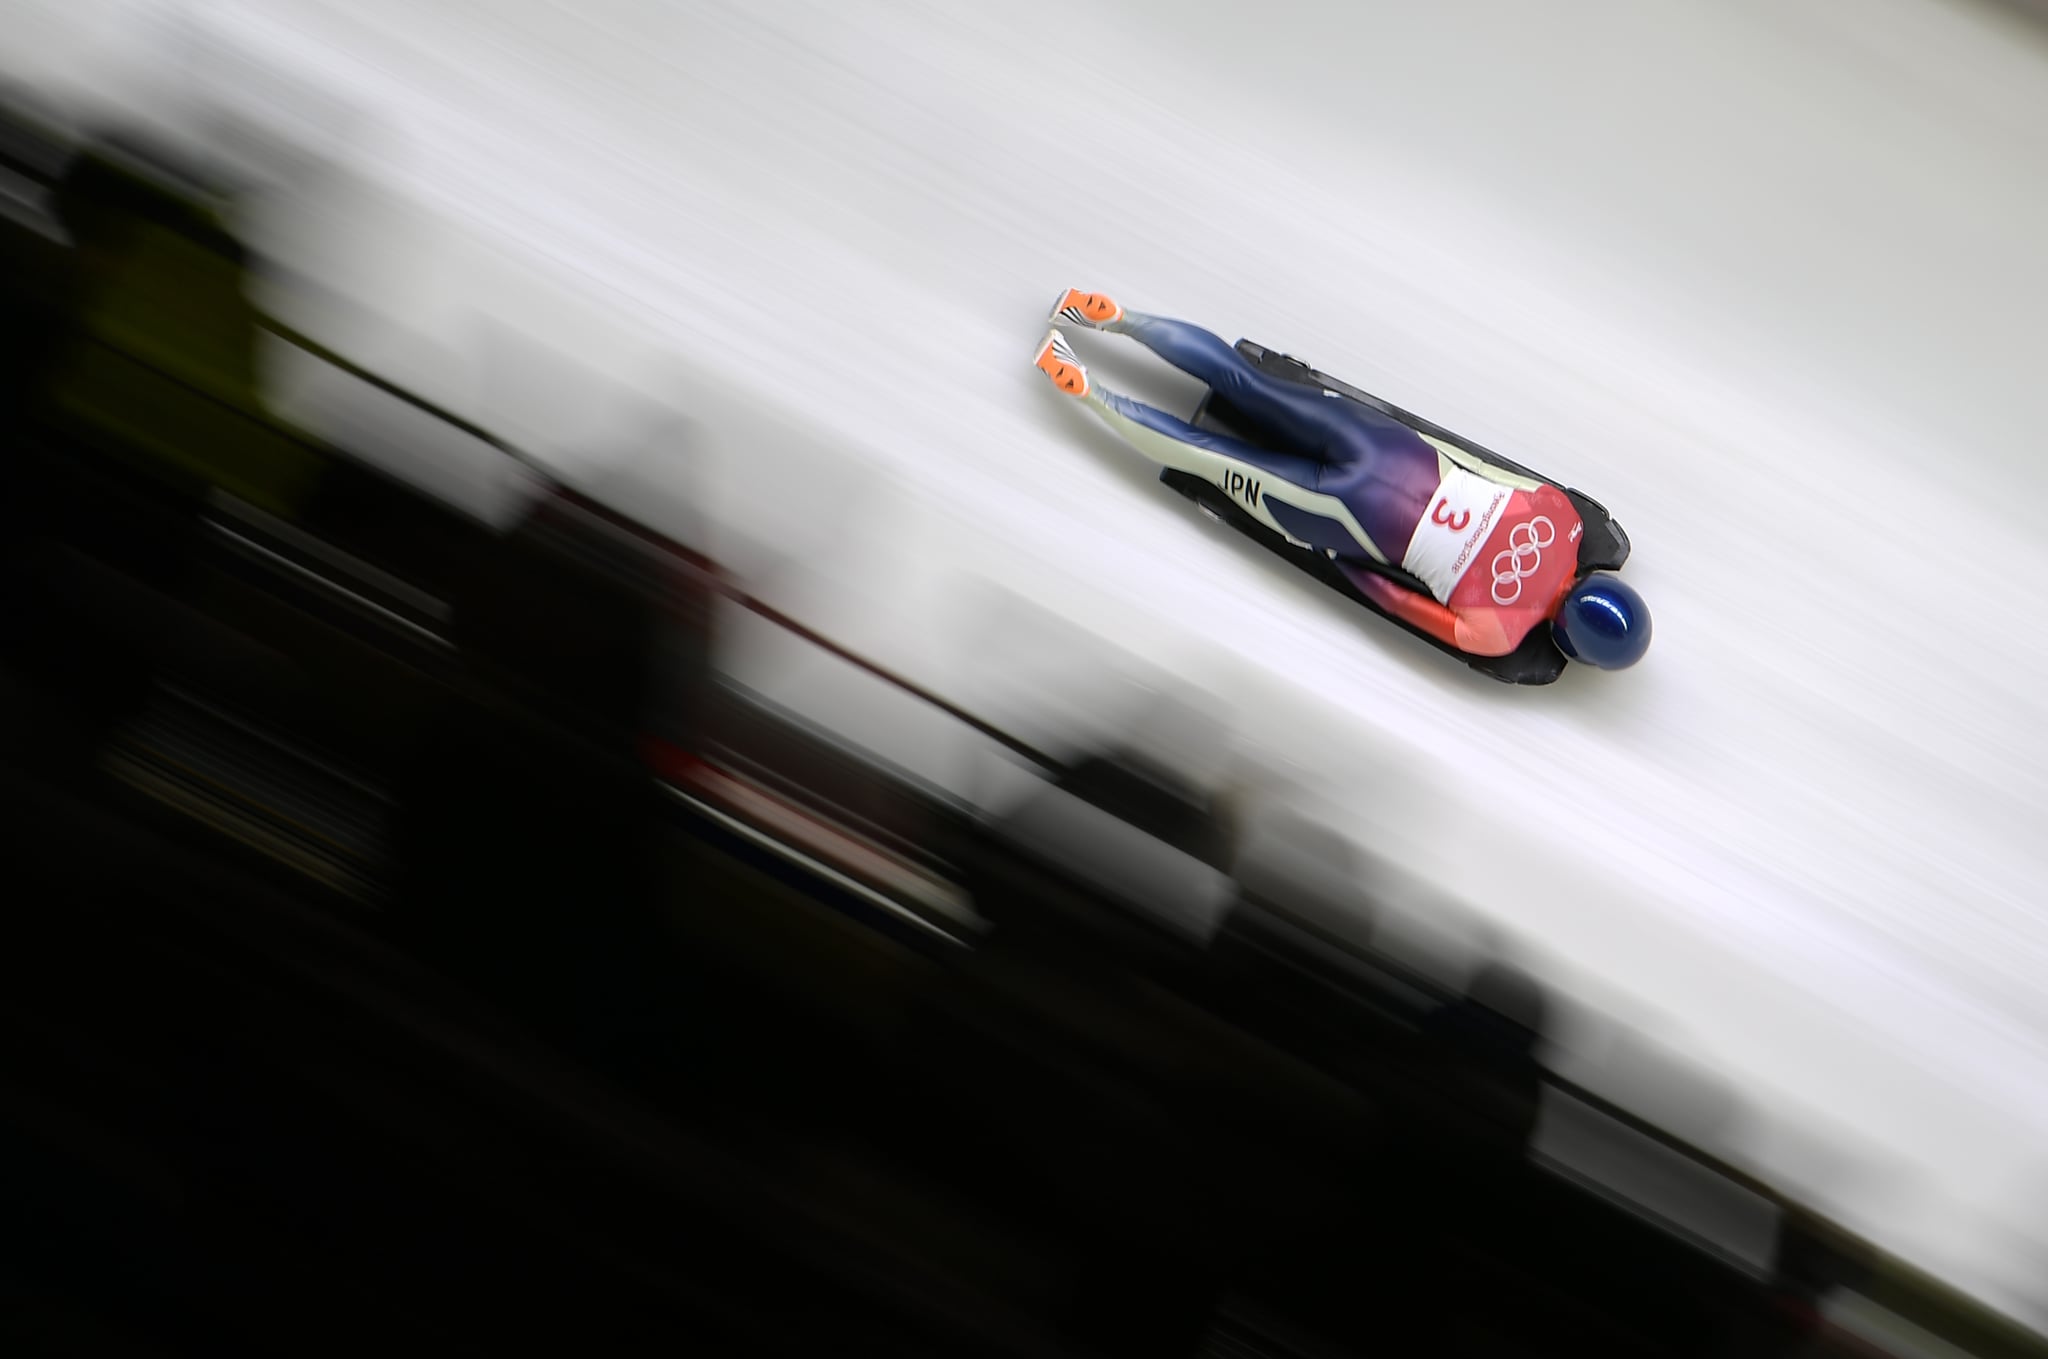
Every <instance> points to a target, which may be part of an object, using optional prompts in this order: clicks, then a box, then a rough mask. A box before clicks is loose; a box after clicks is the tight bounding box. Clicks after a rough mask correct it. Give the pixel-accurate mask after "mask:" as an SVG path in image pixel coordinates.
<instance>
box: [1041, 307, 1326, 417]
mask: <svg viewBox="0 0 2048 1359" xmlns="http://www.w3.org/2000/svg"><path fill="white" fill-rule="evenodd" d="M1053 314H1054V317H1055V319H1057V320H1060V321H1064V322H1067V323H1070V324H1074V325H1083V326H1087V327H1089V328H1090V329H1093V330H1102V331H1107V332H1109V333H1110V334H1112V335H1128V336H1130V337H1131V338H1132V339H1134V340H1136V341H1137V342H1138V343H1139V344H1142V345H1144V346H1145V347H1146V348H1147V349H1149V350H1151V351H1152V352H1153V353H1155V354H1157V355H1158V356H1159V357H1160V358H1162V359H1165V360H1166V361H1167V362H1168V363H1170V364H1172V365H1173V366H1174V367H1176V368H1178V369H1180V370H1181V371H1182V372H1184V373H1188V374H1190V375H1192V376H1194V377H1197V378H1200V379H1201V380H1202V381H1203V382H1205V383H1207V384H1208V385H1209V387H1210V388H1211V389H1212V390H1214V391H1216V392H1218V393H1220V394H1221V395H1222V397H1223V399H1224V400H1225V401H1227V402H1229V403H1230V405H1231V407H1232V408H1233V409H1234V410H1236V411H1237V412H1238V413H1239V414H1240V415H1242V416H1244V417H1245V419H1246V420H1247V421H1248V422H1249V423H1250V424H1251V425H1252V426H1253V427H1254V432H1256V433H1257V434H1259V435H1261V436H1262V437H1265V438H1268V439H1270V440H1272V441H1273V442H1274V443H1275V444H1277V445H1280V446H1281V447H1284V448H1285V449H1287V450H1288V451H1290V452H1295V453H1301V454H1304V455H1307V456H1312V457H1313V456H1322V455H1325V454H1326V453H1327V452H1328V451H1329V450H1331V449H1333V448H1334V447H1336V446H1338V445H1340V444H1341V443H1343V442H1345V441H1347V440H1350V439H1355V438H1356V437H1357V436H1358V434H1359V432H1360V424H1361V421H1360V416H1359V413H1358V411H1357V410H1356V408H1355V407H1353V406H1352V404H1351V403H1349V402H1342V401H1338V400H1335V399H1334V398H1331V397H1327V396H1324V395H1323V394H1322V393H1321V392H1320V391H1318V390H1316V389H1315V388H1312V387H1304V386H1303V385H1301V384H1300V383H1298V382H1289V381H1287V380H1286V379H1285V378H1276V377H1273V376H1272V375H1270V374H1268V373H1262V372H1260V371H1259V370H1258V369H1257V368H1256V367H1254V366H1253V365H1252V362H1251V360H1249V359H1247V358H1245V356H1244V355H1242V354H1240V353H1238V352H1237V349H1236V347H1235V346H1234V345H1232V344H1231V343H1230V342H1229V341H1228V340H1225V339H1224V338H1223V337H1222V336H1220V335H1216V334H1214V333H1212V332H1210V331H1207V330H1204V329H1202V328H1201V327H1200V326H1196V325H1191V324H1189V323H1188V322H1186V321H1176V320H1173V319H1171V318H1170V317H1165V316H1152V315H1149V314H1147V313H1145V312H1138V311H1130V310H1127V309H1125V308H1123V307H1121V306H1118V305H1117V303H1116V302H1115V301H1114V300H1113V299H1111V298H1109V297H1107V296H1105V295H1104V294H1102V293H1084V292H1081V291H1079V290H1078V289H1074V290H1069V291H1068V292H1067V293H1065V294H1064V295H1063V296H1062V297H1061V298H1060V299H1059V301H1058V302H1056V303H1055V304H1054V306H1053Z"/></svg>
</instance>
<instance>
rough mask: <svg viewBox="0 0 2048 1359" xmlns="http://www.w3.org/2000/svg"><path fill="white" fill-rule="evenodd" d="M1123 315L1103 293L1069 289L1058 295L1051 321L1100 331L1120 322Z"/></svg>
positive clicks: (1056, 323) (1120, 309)
mask: <svg viewBox="0 0 2048 1359" xmlns="http://www.w3.org/2000/svg"><path fill="white" fill-rule="evenodd" d="M1123 314H1124V309H1123V308H1122V307H1119V306H1118V305H1117V304H1116V303H1115V302H1114V301H1112V300H1111V299H1110V298H1109V297H1108V296H1107V295H1105V294H1103V293H1084V292H1082V291H1081V290H1080V289H1079V288H1069V289H1067V290H1066V291H1065V292H1064V293H1061V294H1060V300H1059V301H1057V302H1055V303H1053V307H1052V317H1051V320H1052V322H1053V324H1054V325H1058V324H1059V323H1060V322H1062V321H1064V322H1066V323H1067V324H1069V325H1075V326H1087V327H1088V328H1089V329H1090V330H1100V329H1101V328H1102V327H1104V326H1106V325H1110V324H1111V323H1113V322H1116V321H1120V320H1122V319H1123Z"/></svg>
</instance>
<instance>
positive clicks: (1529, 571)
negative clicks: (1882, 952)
mask: <svg viewBox="0 0 2048 1359" xmlns="http://www.w3.org/2000/svg"><path fill="white" fill-rule="evenodd" d="M1556 541H1557V525H1555V524H1553V523H1551V522H1550V516H1548V515H1544V514H1539V515H1537V516H1536V517H1535V518H1534V519H1531V520H1530V521H1529V522H1528V523H1526V524H1517V525H1515V526H1514V527H1513V528H1511V529H1509V530H1508V545H1507V546H1506V547H1505V548H1503V549H1502V550H1501V551H1499V552H1496V553H1494V554H1493V602H1494V603H1496V604H1512V603H1514V602H1515V601H1516V600H1518V599H1520V598H1521V597H1522V582H1523V581H1524V580H1526V579H1528V578H1529V577H1530V576H1533V575H1535V574H1536V573H1537V572H1538V571H1540V570H1542V569H1543V549H1544V548H1546V547H1549V546H1550V545H1551V544H1552V543H1554V542H1556ZM1510 587H1512V589H1513V593H1512V594H1503V593H1502V591H1504V590H1507V589H1509V588H1510Z"/></svg>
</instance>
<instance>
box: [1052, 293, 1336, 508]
mask: <svg viewBox="0 0 2048 1359" xmlns="http://www.w3.org/2000/svg"><path fill="white" fill-rule="evenodd" d="M1037 364H1038V368H1039V370H1040V371H1041V372H1043V373H1044V374H1045V375H1046V377H1048V378H1050V379H1051V380H1052V384H1053V385H1054V386H1055V387H1057V388H1059V389H1060V390H1061V391H1063V392H1066V393H1067V394H1069V395H1070V396H1076V397H1079V398H1080V399H1081V400H1083V401H1085V402H1086V403H1087V404H1088V407H1089V408H1090V409H1091V410H1093V411H1094V412H1095V413H1096V415H1098V416H1099V417H1101V419H1102V422H1103V423H1104V424H1106V425H1108V426H1109V427H1110V428H1111V429H1113V430H1115V431H1116V432H1117V433H1118V434H1120V435H1122V436H1123V438H1124V440H1125V441H1126V442H1127V443H1129V444H1130V445H1131V446H1132V447H1134V448H1136V449H1137V450H1138V451H1139V452H1141V453H1143V454H1144V455H1145V456H1146V457H1148V458H1150V459H1152V461H1154V462H1157V463H1160V464H1162V465H1163V466H1167V467H1173V468H1178V469H1179V470H1181V471H1183V472H1191V473H1193V474H1194V475H1196V476H1198V477H1201V478H1202V479H1203V480H1205V481H1211V480H1214V479H1215V474H1216V472H1217V471H1219V470H1227V469H1225V468H1224V466H1223V464H1224V463H1225V462H1234V463H1240V464H1243V465H1245V466H1246V467H1250V468H1255V469H1257V470H1258V471H1261V472H1265V473H1269V474H1271V475H1272V476H1275V477H1278V478H1279V479H1281V480H1283V481H1291V482H1294V483H1295V484H1296V485H1299V486H1307V487H1313V486H1314V485H1315V484H1316V478H1317V474H1318V473H1319V472H1320V471H1321V464H1320V463H1319V462H1318V461H1317V460H1316V459H1314V458H1311V457H1308V456H1305V455H1303V454H1299V453H1291V452H1285V451H1282V450H1278V449H1272V448H1262V447H1260V446H1259V445H1257V444H1253V443H1247V442H1246V441H1245V440H1243V439H1233V438H1231V437H1230V436H1228V435H1224V434H1212V433H1210V432H1209V431H1208V430H1204V429H1197V428H1196V427H1195V426H1193V425H1191V424H1189V423H1188V422H1187V421H1185V420H1183V419H1181V418H1179V417H1178V416H1175V415H1169V414H1167V413H1166V412H1165V411H1162V410H1159V409H1157V408H1155V407H1152V406H1148V405H1146V404H1144V403H1143V402H1142V401H1133V400H1132V399H1131V398H1129V397H1127V396H1124V395H1122V394H1121V393H1118V392H1112V391H1110V390H1109V389H1107V388H1105V387H1103V386H1102V385H1101V384H1100V383H1097V382H1094V381H1092V380H1091V379H1090V378H1089V376H1088V370H1087V369H1085V368H1083V367H1082V366H1081V361H1080V359H1079V358H1077V357H1076V356H1075V354H1074V351H1073V350H1072V349H1070V348H1069V347H1068V346H1067V341H1066V337H1065V336H1063V335H1061V334H1060V333H1059V332H1058V331H1057V330H1055V331H1052V332H1051V333H1050V334H1048V335H1047V336H1046V337H1045V340H1044V342H1043V343H1041V344H1040V346H1039V350H1038V358H1037Z"/></svg>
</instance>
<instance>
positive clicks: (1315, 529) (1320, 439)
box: [1037, 290, 1650, 670]
mask: <svg viewBox="0 0 2048 1359" xmlns="http://www.w3.org/2000/svg"><path fill="white" fill-rule="evenodd" d="M1051 320H1052V322H1053V328H1052V329H1051V330H1050V331H1049V332H1048V333H1047V335H1046V337H1045V340H1044V342H1043V343H1042V344H1041V345H1040V347H1039V350H1038V355H1037V365H1038V367H1039V369H1040V370H1042V371H1043V372H1044V373H1045V375H1046V376H1047V377H1048V378H1050V379H1051V380H1052V383H1053V385H1054V386H1055V387H1056V388H1057V389H1059V390H1060V391H1062V392H1065V393H1067V394H1068V395H1070V396H1073V397H1076V398H1078V399H1080V400H1081V401H1083V402H1085V403H1086V404H1087V405H1088V406H1089V407H1090V408H1091V409H1092V410H1093V411H1094V412H1095V413H1096V414H1097V415H1098V416H1100V417H1101V418H1102V420H1103V421H1104V422H1105V423H1107V424H1108V425H1109V426H1110V428H1111V429H1113V430H1115V431H1116V432H1117V433H1118V434H1120V435H1121V436H1123V438H1124V439H1126V440H1127V441H1129V442H1130V443H1131V444H1132V445H1133V446H1134V447H1136V448H1137V449H1138V450H1139V451H1140V452H1142V453H1144V454H1145V455H1146V456H1148V457H1150V458H1151V459H1153V460H1154V461H1156V462H1159V463H1161V464H1163V465H1164V466H1165V467H1167V468H1169V469H1177V470H1178V471H1180V472H1183V473H1187V474H1190V475H1191V476H1192V477H1195V478H1199V479H1200V480H1201V481H1204V482H1207V483H1209V484H1211V485H1213V486H1215V487H1217V488H1219V489H1220V490H1221V491H1222V492H1223V493H1225V494H1226V495H1228V496H1229V497H1231V499H1232V500H1233V501H1234V502H1235V503H1236V504H1237V505H1239V506H1241V507H1242V508H1243V509H1244V510H1245V512H1247V513H1248V514H1249V515H1250V516H1251V518H1252V519H1254V520H1256V521H1257V522H1258V523H1259V524H1261V525H1263V526H1265V527H1266V528H1268V529H1271V530H1272V531H1274V532H1276V533H1278V534H1280V535H1281V536H1283V537H1284V538H1285V539H1286V540H1287V541H1288V542H1289V543H1290V544H1292V545H1294V546H1296V547H1303V548H1308V549H1312V550H1313V551H1314V552H1315V553H1318V554H1321V555H1323V556H1326V557H1328V558H1329V559H1330V560H1331V561H1332V562H1334V563H1335V564H1336V566H1337V567H1338V568H1339V569H1340V570H1341V571H1342V574H1343V576H1344V577H1345V578H1346V579H1348V580H1349V581H1350V583H1351V584H1352V586H1353V587H1354V588H1355V589H1356V590H1357V591H1358V593H1359V594H1360V595H1361V596H1362V597H1363V598H1364V599H1365V600H1367V601H1368V602H1370V603H1372V604H1374V605H1375V606H1377V607H1378V608H1379V609H1381V610H1382V611H1384V612H1385V613H1386V614H1388V615H1389V616H1391V617H1393V618H1395V619H1397V620H1399V621H1401V622H1403V623H1406V624H1407V625H1408V626H1409V627H1411V628H1413V629H1414V630H1416V631H1418V632H1421V633H1422V634H1424V635H1425V636H1427V637H1430V638H1431V639H1433V640H1435V641H1436V642H1438V643H1439V644H1440V645H1442V646H1445V647H1447V648H1450V649H1452V650H1455V651H1457V652H1460V653H1463V654H1465V655H1466V656H1468V657H1480V658H1485V657H1505V656H1507V655H1508V654H1509V653H1511V652H1515V651H1516V650H1517V649H1518V648H1520V647H1522V646H1523V643H1524V642H1525V640H1528V639H1530V638H1531V635H1532V634H1533V633H1535V632H1536V631H1537V630H1538V629H1546V628H1547V629H1548V630H1549V633H1550V639H1551V640H1552V641H1554V642H1555V644H1556V648H1557V650H1558V651H1561V652H1562V653H1563V654H1564V656H1565V657H1566V658H1569V659H1571V660H1574V661H1579V662H1581V663H1583V664H1586V665H1591V666H1595V667H1598V668H1600V669H1604V670H1621V669H1625V668H1627V667H1629V666H1631V665H1634V664H1635V663H1636V662H1637V661H1639V660H1641V659H1642V657H1643V653H1644V652H1645V650H1647V649H1648V647H1649V643H1650V614H1649V610H1648V609H1647V608H1646V607H1645V606H1644V603H1643V600H1642V597H1641V596H1640V595H1638V594H1637V593H1636V591H1635V590H1634V589H1633V588H1632V587H1630V586H1629V585H1627V584H1626V583H1624V582H1623V581H1622V580H1621V579H1620V578H1619V577H1617V576H1614V575H1612V574H1610V573H1608V572H1606V571H1591V572H1583V573H1582V572H1581V570H1580V567H1579V554H1578V550H1577V549H1578V544H1579V541H1580V537H1581V534H1582V533H1583V532H1584V530H1585V524H1584V523H1583V521H1582V519H1581V516H1580V514H1579V512H1578V508H1577V506H1576V505H1575V504H1574V502H1573V498H1572V497H1571V496H1569V495H1567V494H1566V492H1565V491H1563V490H1561V489H1560V488H1558V487H1557V486H1554V485H1552V484H1550V483H1549V482H1546V481H1543V480H1541V479H1540V478H1537V477H1534V476H1522V475H1517V473H1516V472H1514V471H1511V470H1509V468H1508V467H1504V466H1501V465H1498V464H1497V463H1493V462H1489V461H1486V460H1483V459H1480V458H1476V457H1464V456H1457V449H1455V448H1454V447H1453V446H1452V445H1450V444H1449V443H1447V442H1445V441H1444V440H1439V439H1432V438H1429V437H1426V436H1425V435H1424V434H1423V433H1421V432H1420V431H1418V430H1417V429H1416V428H1414V427H1412V426H1410V425H1409V424H1406V423H1403V422H1402V421H1400V420H1397V419H1395V418H1393V416H1392V415H1389V414H1386V413H1385V412H1383V411H1381V410H1378V409H1375V408H1374V407H1372V406H1368V405H1365V404H1362V403H1361V402H1359V401H1355V400H1350V399H1345V398H1343V397H1341V396H1340V395H1339V394H1338V393H1336V392H1333V391H1327V390H1322V389H1319V388H1318V387H1316V386H1312V385H1306V384H1304V383H1302V382H1299V381H1290V380H1288V379H1287V378H1284V377H1278V376H1275V375H1273V374H1272V373H1270V372H1266V371H1262V369H1261V368H1260V367H1259V366H1257V365H1255V364H1254V363H1253V362H1251V360H1250V359H1248V358H1247V357H1246V356H1245V355H1244V354H1242V353H1240V352H1239V351H1238V350H1237V349H1235V348H1233V347H1232V346H1231V345H1230V344H1229V343H1227V342H1226V341H1224V340H1223V339H1221V338H1220V337H1218V336H1216V335H1213V334H1211V333H1209V332H1208V331H1206V330H1203V329H1201V328H1199V327H1197V326H1193V325H1189V324H1188V323H1186V322H1184V321H1175V320H1170V319H1168V318H1165V317H1160V316H1149V315H1146V314H1144V313H1142V312H1137V311H1132V310H1129V309H1127V308H1124V307H1121V306H1119V305H1118V304H1117V303H1116V302H1114V301H1113V300H1111V299H1110V298H1108V297H1105V296H1104V295H1103V294H1101V293H1084V292H1080V291H1078V290H1073V291H1069V292H1067V293H1065V294H1064V295H1063V296H1062V297H1061V298H1060V299H1059V301H1058V302H1057V303H1056V304H1055V305H1054V307H1053V313H1052V317H1051ZM1061 325H1070V326H1077V327H1082V328H1085V329H1089V330H1099V331H1106V332H1108V333H1111V334H1115V335H1127V336H1129V337H1130V338H1132V339H1134V340H1136V341H1138V343H1140V344H1142V345H1144V346H1145V347H1146V348H1148V349H1150V350H1152V352H1154V353H1155V354H1157V355H1159V357H1161V358H1163V359H1165V360H1166V361H1167V362H1168V363H1171V364H1172V365H1174V366H1175V367H1176V368H1179V369H1182V370H1183V371H1185V372H1187V373H1189V374H1192V375H1193V376H1195V377H1197V378H1199V379H1201V380H1202V381H1203V382H1205V383H1207V384H1208V385H1209V387H1210V388H1211V390H1212V393H1213V394H1214V398H1216V399H1220V400H1222V401H1224V402H1227V404H1228V407H1229V408H1230V409H1231V410H1232V411H1233V412H1234V413H1235V415H1236V416H1237V418H1238V420H1239V422H1240V427H1241V428H1242V429H1243V431H1244V433H1246V434H1248V435H1250V436H1251V438H1249V439H1246V438H1238V437H1233V436H1231V435H1228V434H1224V433H1220V432H1218V431H1215V430H1211V429H1202V428H1198V427H1197V426H1195V425H1193V424H1190V423H1189V422H1187V421H1185V420H1182V419H1180V418H1179V417H1177V416H1173V415H1169V414H1167V413H1166V412H1164V411H1161V410H1157V409H1155V408H1153V407H1151V406H1147V405H1144V404H1142V403H1141V402H1137V401H1133V400H1131V399H1130V398H1129V397H1126V396H1122V395H1120V394H1118V393H1116V392H1113V391H1110V390H1108V389H1107V388H1105V387H1103V386H1102V385H1101V384H1100V383H1097V382H1094V381H1093V380H1091V379H1090V377H1089V376H1088V372H1087V370H1086V369H1085V368H1084V367H1083V366H1082V364H1081V362H1080V359H1079V357H1078V356H1077V355H1076V354H1075V352H1074V350H1073V348H1072V347H1071V346H1070V345H1069V343H1068V341H1067V339H1066V337H1065V336H1064V335H1062V334H1061V333H1060V331H1059V326H1061ZM1510 466H1511V465H1510ZM1397 577H1399V578H1397ZM1404 582H1412V583H1413V584H1410V583H1404ZM1417 584H1419V585H1420V586H1422V587H1423V589H1424V590H1426V591H1427V593H1424V592H1423V590H1418V589H1416V588H1414V585H1417ZM1532 645H1533V643H1532ZM1545 650H1548V648H1547V647H1546V648H1545ZM1560 664H1561V662H1560Z"/></svg>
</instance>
